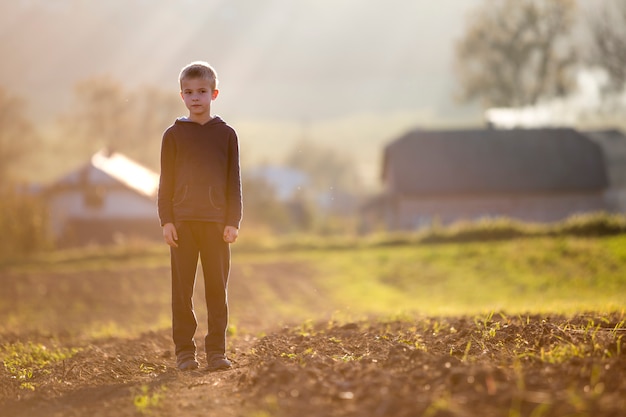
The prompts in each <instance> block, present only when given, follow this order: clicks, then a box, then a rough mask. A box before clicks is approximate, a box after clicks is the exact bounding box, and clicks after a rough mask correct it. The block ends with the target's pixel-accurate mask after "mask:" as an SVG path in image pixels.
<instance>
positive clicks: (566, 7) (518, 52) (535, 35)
mask: <svg viewBox="0 0 626 417" xmlns="http://www.w3.org/2000/svg"><path fill="white" fill-rule="evenodd" d="M575 10H576V3H575V0H485V2H484V3H483V5H482V6H481V7H480V8H479V9H477V10H476V11H475V13H474V14H473V15H471V16H470V18H469V22H468V27H467V29H466V32H465V35H464V36H463V38H462V39H460V40H459V41H458V43H457V45H456V57H455V59H456V60H455V69H456V72H457V75H458V79H459V81H460V84H461V91H460V94H459V98H460V99H461V100H462V101H468V102H469V101H474V100H480V101H481V102H482V104H483V105H484V106H485V107H493V106H497V107H520V106H524V105H532V104H535V103H537V102H538V101H539V100H541V99H545V98H551V97H558V96H563V95H565V94H566V93H568V92H570V91H571V90H572V89H573V88H574V86H575V83H574V77H573V71H574V69H575V68H576V64H577V56H576V53H575V51H574V47H573V45H572V42H571V39H570V36H569V35H570V31H571V29H572V27H573V24H574V16H575Z"/></svg>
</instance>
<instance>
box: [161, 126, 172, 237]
mask: <svg viewBox="0 0 626 417" xmlns="http://www.w3.org/2000/svg"><path fill="white" fill-rule="evenodd" d="M175 162H176V147H175V143H174V138H173V137H172V134H171V133H170V132H169V130H167V131H165V133H164V134H163V141H162V142H161V176H160V178H159V193H158V197H157V208H158V213H159V219H160V221H161V226H163V225H164V224H166V223H174V209H173V205H172V201H173V198H174V169H175Z"/></svg>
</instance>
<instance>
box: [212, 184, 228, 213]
mask: <svg viewBox="0 0 626 417" xmlns="http://www.w3.org/2000/svg"><path fill="white" fill-rule="evenodd" d="M209 200H210V202H211V205H212V206H213V208H216V209H218V210H221V209H223V208H224V206H225V205H226V195H225V193H224V188H223V187H209Z"/></svg>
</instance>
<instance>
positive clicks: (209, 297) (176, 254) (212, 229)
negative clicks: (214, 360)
mask: <svg viewBox="0 0 626 417" xmlns="http://www.w3.org/2000/svg"><path fill="white" fill-rule="evenodd" d="M176 231H177V233H178V248H170V254H171V260H172V333H173V338H174V344H175V346H176V355H177V356H178V355H179V354H180V353H182V352H195V350H196V344H195V342H194V340H193V338H194V335H195V333H196V329H197V327H198V322H197V320H196V315H195V312H194V308H193V301H192V299H193V290H194V285H195V278H196V270H197V268H198V255H200V262H201V263H202V271H203V273H204V274H203V275H204V288H205V294H204V296H205V299H206V306H207V313H208V314H207V316H208V332H207V335H206V337H205V339H204V342H205V351H206V352H207V354H209V355H210V354H213V353H220V354H223V353H225V350H226V328H227V326H228V300H227V287H228V274H229V271H230V245H229V244H228V243H226V242H224V239H223V233H224V226H223V225H221V224H218V223H209V222H194V221H189V222H177V223H176Z"/></svg>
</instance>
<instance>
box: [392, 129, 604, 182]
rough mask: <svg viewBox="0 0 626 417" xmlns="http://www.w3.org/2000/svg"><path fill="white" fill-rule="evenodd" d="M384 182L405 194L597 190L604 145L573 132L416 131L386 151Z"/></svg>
mask: <svg viewBox="0 0 626 417" xmlns="http://www.w3.org/2000/svg"><path fill="white" fill-rule="evenodd" d="M382 174H383V180H389V179H392V181H393V191H394V192H398V193H406V194H451V193H455V194H458V193H503V192H504V193H508V192H513V193H521V192H559V191H561V192H566V191H581V190H598V189H603V188H605V187H606V186H607V175H606V171H605V167H604V160H603V156H602V152H601V150H600V148H599V146H598V145H597V144H595V143H593V142H592V141H591V140H589V138H587V137H586V136H584V135H582V134H580V133H579V132H577V131H575V130H573V129H514V130H496V129H476V130H455V131H423V130H414V131H412V132H409V133H407V134H405V135H404V136H402V137H400V138H399V139H397V140H395V141H394V142H392V143H390V144H389V145H388V146H387V147H386V148H385V151H384V161H383V173H382Z"/></svg>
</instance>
